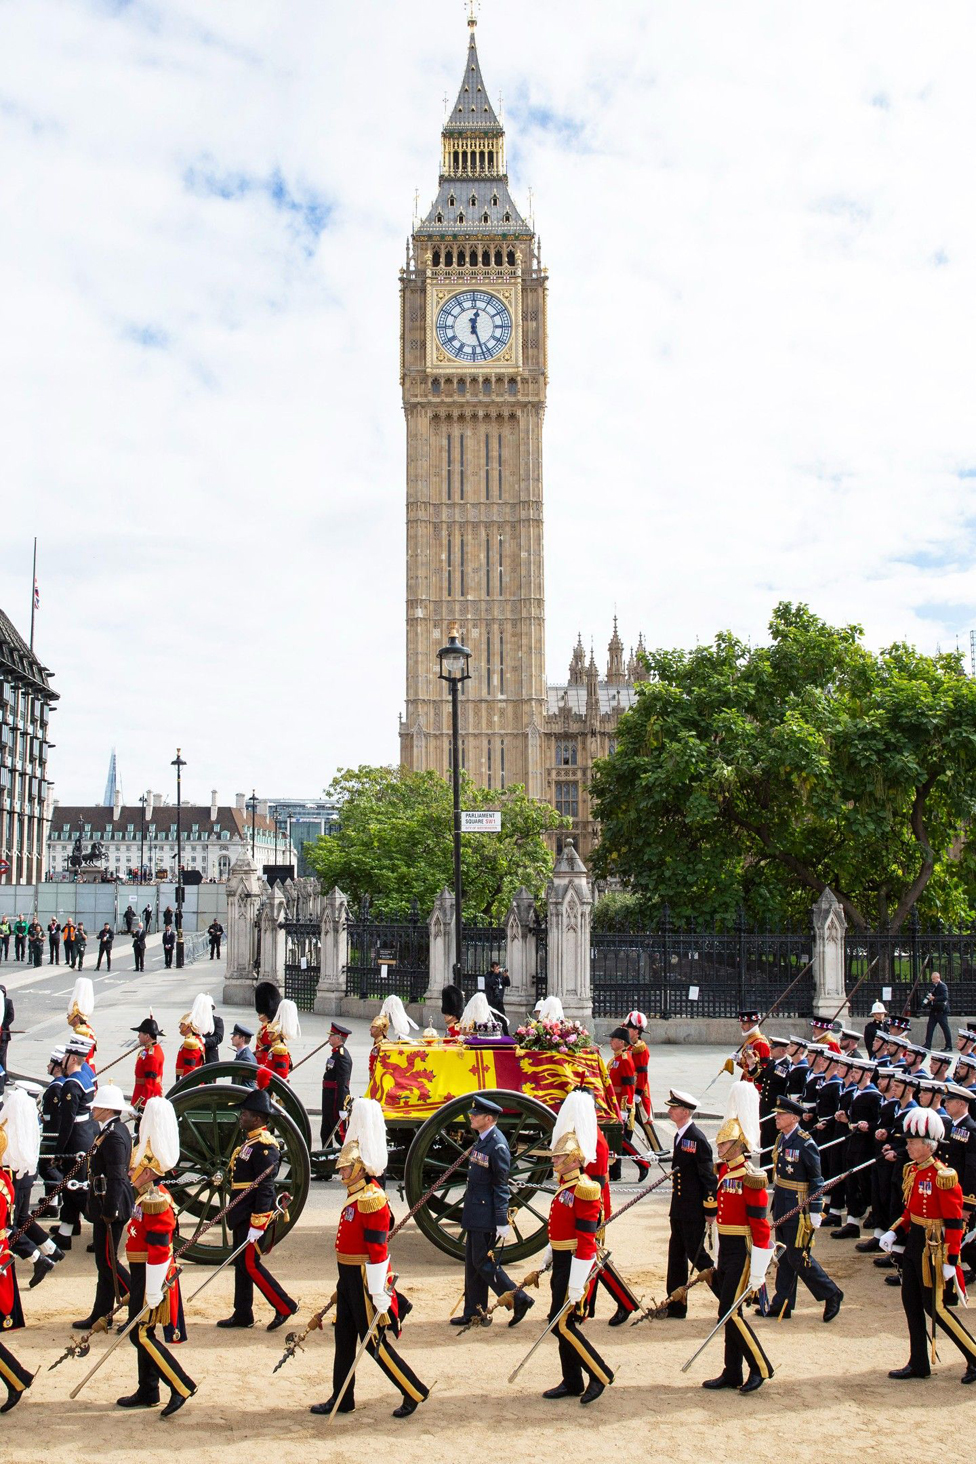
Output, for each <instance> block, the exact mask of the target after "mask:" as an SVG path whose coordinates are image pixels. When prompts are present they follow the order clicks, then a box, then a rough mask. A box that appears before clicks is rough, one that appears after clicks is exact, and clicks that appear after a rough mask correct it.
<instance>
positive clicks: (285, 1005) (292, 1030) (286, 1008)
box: [274, 996, 302, 1042]
mask: <svg viewBox="0 0 976 1464" xmlns="http://www.w3.org/2000/svg"><path fill="white" fill-rule="evenodd" d="M274 1025H275V1026H276V1027H277V1029H278V1031H279V1032H280V1033H281V1035H282V1037H284V1039H285V1041H286V1042H292V1041H294V1039H295V1038H296V1037H300V1036H301V1035H302V1024H301V1022H299V1020H298V1008H297V1006H296V1005H295V1003H294V1002H293V1001H292V999H291V997H290V996H286V997H285V998H284V999H283V1001H282V1003H281V1005H280V1006H279V1008H278V1011H277V1013H276V1015H275V1019H274Z"/></svg>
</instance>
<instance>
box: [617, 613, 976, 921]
mask: <svg viewBox="0 0 976 1464" xmlns="http://www.w3.org/2000/svg"><path fill="white" fill-rule="evenodd" d="M769 629H770V636H771V640H770V644H769V645H765V646H758V647H752V646H748V645H745V644H743V642H742V641H740V640H737V639H736V637H735V636H733V635H731V634H730V633H728V632H724V633H722V634H720V635H718V636H716V638H715V642H714V644H713V645H709V646H699V647H696V648H695V649H694V650H691V651H684V650H660V651H656V652H654V653H653V654H651V655H649V656H648V658H647V662H648V671H649V673H650V680H649V681H647V682H646V683H642V684H641V685H640V687H639V694H638V701H637V704H636V706H635V707H634V708H633V709H632V710H631V711H630V712H628V713H627V714H626V715H625V716H624V717H623V718H622V719H621V722H620V725H619V728H618V732H617V747H616V751H615V753H614V755H613V756H612V757H610V758H607V759H605V760H604V761H603V762H602V763H600V764H598V765H597V769H596V772H595V775H594V779H593V791H594V795H595V811H596V814H597V816H598V817H599V819H600V821H601V825H602V842H601V845H600V848H599V850H598V852H597V857H596V861H595V868H596V872H597V873H598V874H601V875H604V876H606V875H617V876H620V877H621V878H622V879H624V880H625V881H626V882H627V883H628V885H629V886H630V888H631V889H633V890H634V891H635V892H636V893H637V894H638V895H639V896H640V897H641V898H642V901H643V902H644V904H645V906H646V909H647V911H648V912H651V911H653V910H654V909H655V908H658V907H659V906H660V905H661V904H663V903H664V902H665V901H666V902H667V903H668V904H669V905H670V906H671V908H672V911H673V912H674V914H675V915H676V916H677V917H679V918H688V917H699V918H712V917H719V918H722V919H730V918H731V917H732V916H733V914H734V911H735V909H736V906H737V905H739V904H740V903H741V904H743V905H744V906H745V908H746V909H747V911H748V912H749V913H750V914H751V915H752V916H753V917H754V918H757V919H762V918H770V917H774V918H784V917H786V918H792V919H795V920H802V921H804V922H805V921H806V920H807V919H808V918H809V907H810V904H811V902H812V900H813V899H814V898H815V897H816V896H817V895H818V894H820V893H822V891H823V890H824V888H825V887H826V886H828V885H829V887H830V888H831V889H832V890H833V891H834V893H835V894H836V895H837V897H838V898H839V899H840V900H841V901H842V902H843V905H844V909H845V912H846V914H847V918H848V921H849V922H850V923H851V924H853V925H854V926H855V927H857V928H858V929H865V928H870V927H871V926H877V927H879V928H885V927H888V928H890V929H892V930H898V929H899V928H900V927H901V925H902V923H903V921H904V920H905V918H906V916H907V915H908V913H909V911H910V910H911V909H912V906H913V905H915V904H916V902H917V904H918V909H919V913H920V914H921V915H923V916H927V917H930V918H932V917H937V918H941V919H943V920H946V921H950V922H954V921H959V920H962V919H967V918H971V917H972V914H973V906H974V892H976V877H974V876H976V868H974V862H973V856H972V852H971V849H970V847H969V845H968V843H967V830H968V828H969V826H970V823H971V821H972V817H973V809H974V803H976V681H974V680H972V679H971V678H970V677H968V676H967V675H966V674H965V672H964V670H963V665H962V660H961V658H960V656H959V654H958V653H952V654H945V655H937V656H925V655H922V654H921V653H920V652H919V651H917V650H916V649H915V648H914V647H912V646H909V645H904V644H896V645H892V646H889V647H888V648H887V649H885V650H882V651H880V652H878V653H873V652H871V651H870V650H869V649H867V647H866V646H865V645H864V644H863V639H862V637H863V632H862V631H861V629H860V627H859V626H856V625H847V626H839V627H838V626H831V625H828V624H826V623H825V622H824V621H823V620H820V619H818V617H817V616H816V615H814V614H813V613H812V612H811V611H810V610H809V609H808V607H807V606H805V605H791V604H781V605H778V606H777V608H776V610H775V612H774V614H773V618H772V621H771V622H770V627H769Z"/></svg>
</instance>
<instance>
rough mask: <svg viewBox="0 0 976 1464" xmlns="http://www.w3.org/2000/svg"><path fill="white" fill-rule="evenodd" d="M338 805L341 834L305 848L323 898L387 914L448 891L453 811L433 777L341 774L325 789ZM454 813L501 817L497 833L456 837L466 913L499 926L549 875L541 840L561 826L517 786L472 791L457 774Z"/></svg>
mask: <svg viewBox="0 0 976 1464" xmlns="http://www.w3.org/2000/svg"><path fill="white" fill-rule="evenodd" d="M329 793H330V795H331V796H333V797H335V798H337V799H338V800H339V802H340V805H341V811H340V828H339V832H338V833H336V834H328V835H324V836H322V837H320V838H319V839H317V840H316V841H315V842H314V843H312V844H309V845H307V846H306V849H307V853H308V860H309V863H310V864H311V865H312V868H313V869H314V870H315V872H316V873H317V874H318V876H319V877H320V879H321V880H322V885H323V888H324V889H327V890H328V889H331V888H332V887H333V886H334V885H338V886H339V888H340V889H342V890H343V891H344V892H345V893H346V894H347V895H348V896H349V897H350V898H351V899H353V900H356V901H358V900H361V899H362V898H363V896H364V895H368V896H369V897H370V899H371V900H372V901H374V902H375V904H376V905H377V906H378V907H379V908H380V909H381V910H383V911H384V912H387V913H389V914H391V915H399V914H406V913H407V912H408V911H409V909H410V902H411V900H412V899H413V898H415V897H416V899H417V900H418V902H419V904H420V908H421V910H423V911H425V912H426V911H428V910H430V909H431V907H432V906H433V903H434V900H435V899H436V898H437V895H438V893H439V892H440V890H441V889H443V887H444V886H445V885H447V886H448V888H451V887H452V886H453V883H454V862H453V861H454V845H453V830H454V805H453V799H452V794H451V785H450V783H449V782H447V781H446V780H445V779H444V778H442V777H441V776H440V775H439V774H438V773H433V772H424V773H415V772H410V771H409V770H406V769H404V768H390V767H360V768H350V769H346V770H344V771H342V772H340V773H339V774H338V775H337V776H336V778H335V780H334V781H333V783H332V786H331V787H330V789H329ZM461 807H462V808H464V809H479V808H500V809H501V813H502V831H501V833H500V834H462V836H461V880H462V888H463V899H464V908H465V910H469V911H477V912H478V913H479V914H482V915H486V916H492V917H494V918H496V919H500V918H501V917H502V916H503V915H504V914H505V911H506V910H507V909H508V906H509V904H510V903H511V900H512V896H513V895H514V894H515V891H516V890H517V889H518V888H519V886H520V885H525V886H526V888H527V889H529V890H530V891H531V893H532V894H533V895H535V896H536V897H538V896H540V895H541V894H542V892H543V890H544V889H545V886H546V881H547V880H548V879H549V876H550V875H551V873H552V863H553V860H552V854H551V853H550V851H549V848H548V846H547V844H546V841H545V837H544V836H545V835H546V834H547V833H548V832H550V831H551V830H552V829H557V828H561V827H563V826H564V822H565V821H564V820H563V819H561V818H560V817H559V815H558V814H556V813H555V811H554V810H553V809H552V808H551V807H550V805H549V804H548V803H540V802H539V801H538V800H536V799H534V798H529V797H527V796H526V794H525V791H524V789H523V788H521V787H520V786H518V785H514V786H512V787H511V788H506V789H504V791H502V790H499V789H497V788H496V789H491V788H478V787H476V786H475V785H474V783H472V782H471V780H470V779H469V778H468V777H467V776H466V775H465V774H463V773H462V775H461Z"/></svg>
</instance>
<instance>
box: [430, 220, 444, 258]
mask: <svg viewBox="0 0 976 1464" xmlns="http://www.w3.org/2000/svg"><path fill="white" fill-rule="evenodd" d="M437 222H438V223H439V224H440V223H442V222H443V220H442V219H441V218H440V217H438V220H437ZM440 262H441V251H440V250H439V249H435V250H434V253H433V257H432V259H431V263H432V264H433V266H434V268H435V269H437V267H438V266H439V264H440Z"/></svg>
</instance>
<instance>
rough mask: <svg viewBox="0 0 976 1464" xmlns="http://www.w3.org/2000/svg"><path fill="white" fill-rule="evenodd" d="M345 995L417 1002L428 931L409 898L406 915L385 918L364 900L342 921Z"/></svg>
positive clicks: (425, 977) (426, 973) (423, 982)
mask: <svg viewBox="0 0 976 1464" xmlns="http://www.w3.org/2000/svg"><path fill="white" fill-rule="evenodd" d="M346 936H347V939H348V942H349V946H348V956H347V960H346V969H345V977H346V995H347V996H355V997H358V998H359V999H360V1000H361V1001H383V1000H384V999H385V998H386V997H388V996H399V997H400V999H401V1000H402V1001H405V1002H410V1001H421V1000H422V999H423V997H424V993H425V992H426V990H427V984H428V981H429V977H430V930H429V928H428V925H427V921H426V920H424V919H422V918H421V915H420V906H419V905H418V904H417V901H416V900H414V902H413V906H412V908H411V911H410V914H409V916H408V917H407V918H406V919H403V918H402V917H400V918H389V917H386V916H384V915H383V914H382V912H381V911H378V910H375V909H374V908H373V907H372V905H371V903H370V901H369V900H368V899H364V900H363V901H362V902H361V904H360V906H359V909H358V911H357V912H356V914H355V915H354V916H352V917H350V918H349V919H348V920H347V921H346Z"/></svg>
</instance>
